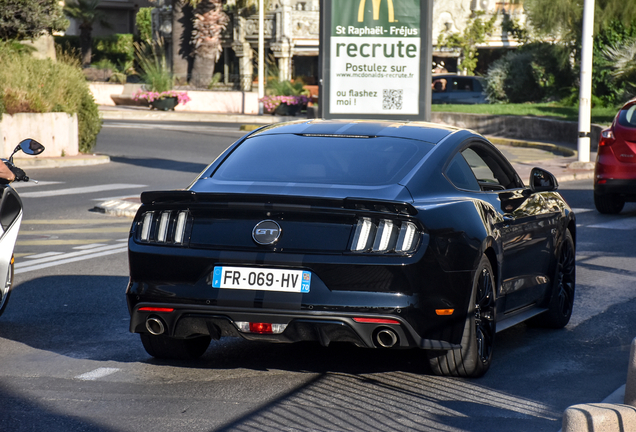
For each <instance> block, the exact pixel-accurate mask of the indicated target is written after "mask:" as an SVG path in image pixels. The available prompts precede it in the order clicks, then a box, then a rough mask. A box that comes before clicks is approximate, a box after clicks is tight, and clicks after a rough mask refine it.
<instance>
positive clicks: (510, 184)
mask: <svg viewBox="0 0 636 432" xmlns="http://www.w3.org/2000/svg"><path fill="white" fill-rule="evenodd" d="M461 153H462V156H464V158H465V159H466V162H468V165H469V166H470V169H471V170H472V172H473V174H474V175H475V178H476V179H477V181H478V182H479V186H480V188H481V190H483V191H496V190H504V189H513V188H517V187H521V185H519V184H518V182H517V176H516V175H515V173H514V171H513V170H512V168H509V167H507V166H505V165H504V163H503V162H502V161H501V160H500V159H501V157H500V156H497V154H495V153H494V152H493V151H491V150H490V149H488V148H487V147H485V146H479V145H476V146H471V147H469V148H467V149H465V150H463V151H462V152H461Z"/></svg>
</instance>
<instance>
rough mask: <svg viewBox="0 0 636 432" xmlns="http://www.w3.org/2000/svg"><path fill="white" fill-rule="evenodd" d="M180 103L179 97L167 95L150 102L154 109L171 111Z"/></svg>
mask: <svg viewBox="0 0 636 432" xmlns="http://www.w3.org/2000/svg"><path fill="white" fill-rule="evenodd" d="M178 103H179V99H178V98H176V97H166V98H162V99H157V100H154V101H152V102H150V106H151V107H152V109H156V110H159V111H169V110H174V107H176V106H177V104H178Z"/></svg>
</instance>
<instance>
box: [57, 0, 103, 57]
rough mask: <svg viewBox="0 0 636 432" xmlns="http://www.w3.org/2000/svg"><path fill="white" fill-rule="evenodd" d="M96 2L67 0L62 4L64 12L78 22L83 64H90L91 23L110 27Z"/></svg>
mask: <svg viewBox="0 0 636 432" xmlns="http://www.w3.org/2000/svg"><path fill="white" fill-rule="evenodd" d="M98 4H99V0H69V1H68V3H66V6H64V13H65V14H66V15H68V16H69V17H71V18H73V19H75V20H76V21H77V22H78V23H79V29H80V49H81V51H82V65H83V66H88V65H90V64H91V55H92V53H91V45H92V33H93V24H94V23H95V22H98V23H99V24H100V25H102V26H104V27H110V24H108V22H107V21H106V14H105V13H104V11H102V10H101V9H98V8H97V7H98Z"/></svg>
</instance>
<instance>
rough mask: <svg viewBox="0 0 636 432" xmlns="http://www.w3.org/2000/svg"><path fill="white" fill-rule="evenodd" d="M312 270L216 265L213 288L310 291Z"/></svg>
mask: <svg viewBox="0 0 636 432" xmlns="http://www.w3.org/2000/svg"><path fill="white" fill-rule="evenodd" d="M309 285H311V272H309V271H304V270H282V269H263V268H252V267H214V271H213V272H212V287H213V288H231V289H249V290H263V291H283V292H297V293H308V292H309Z"/></svg>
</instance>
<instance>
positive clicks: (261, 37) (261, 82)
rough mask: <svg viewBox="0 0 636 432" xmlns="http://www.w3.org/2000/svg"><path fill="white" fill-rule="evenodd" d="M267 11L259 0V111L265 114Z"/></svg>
mask: <svg viewBox="0 0 636 432" xmlns="http://www.w3.org/2000/svg"><path fill="white" fill-rule="evenodd" d="M264 24H265V12H264V11H263V0H258V113H259V114H260V115H263V102H261V99H263V96H265V84H264V77H263V75H264V74H265V68H264V67H263V63H264V62H265V53H264V50H265V37H264Z"/></svg>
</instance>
